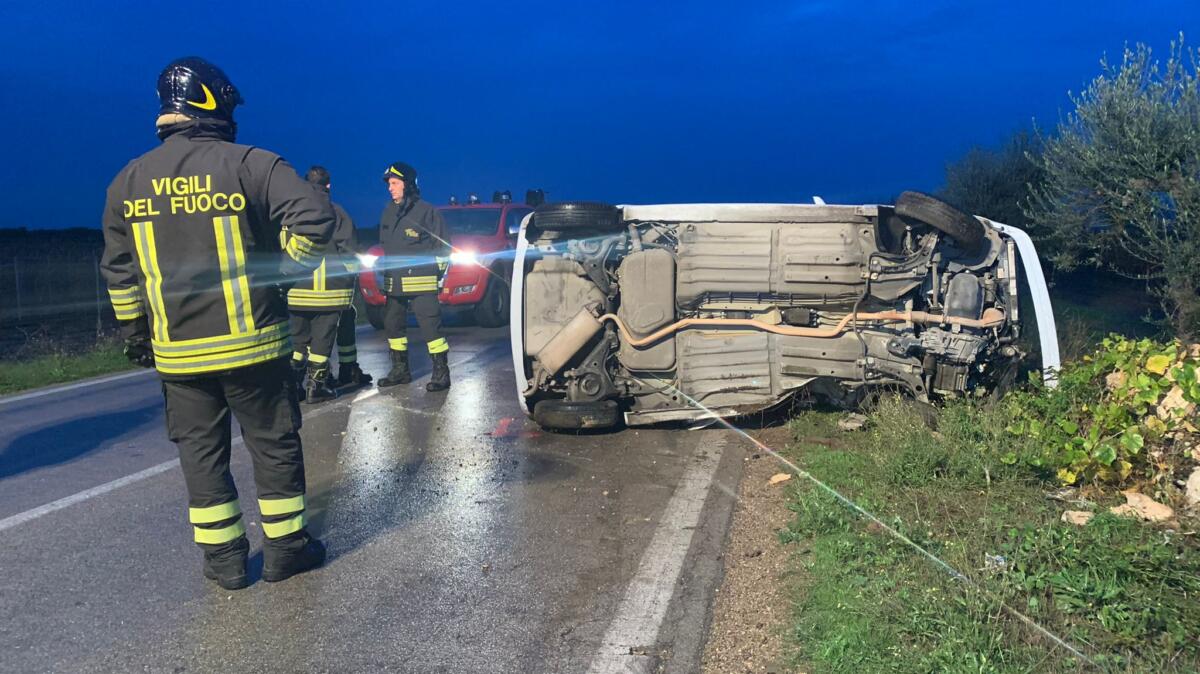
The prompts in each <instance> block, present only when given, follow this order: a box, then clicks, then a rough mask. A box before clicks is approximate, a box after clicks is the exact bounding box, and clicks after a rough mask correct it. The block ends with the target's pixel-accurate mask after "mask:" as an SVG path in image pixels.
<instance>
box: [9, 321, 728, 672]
mask: <svg viewBox="0 0 1200 674" xmlns="http://www.w3.org/2000/svg"><path fill="white" fill-rule="evenodd" d="M507 338H508V332H507V329H498V330H482V329H477V328H462V329H456V330H455V331H453V332H452V334H451V336H450V340H451V349H452V350H451V371H452V376H453V378H454V384H453V386H452V388H451V389H450V391H449V392H447V393H444V394H428V393H426V392H425V391H424V380H425V379H426V378H427V376H428V370H429V363H428V360H427V359H425V358H414V366H415V370H416V374H417V375H418V376H417V379H416V381H414V383H413V384H411V385H407V386H401V387H396V388H394V389H386V390H384V391H382V392H379V391H377V390H376V389H366V390H361V391H358V392H353V393H350V394H348V395H346V396H343V397H342V398H339V399H338V400H336V401H333V402H330V403H326V404H324V405H318V406H311V407H305V409H304V412H305V417H304V430H303V436H304V441H305V454H306V461H307V475H308V484H309V491H308V496H309V515H310V521H311V526H310V530H312V531H313V532H314V533H315V534H317V535H319V536H321V537H322V538H324V539H325V540H326V542H327V543H328V545H329V551H330V558H329V561H328V563H327V564H326V566H325V567H324V568H322V569H320V570H317V571H315V572H312V573H310V574H306V575H303V576H298V577H296V578H293V579H291V580H289V581H287V582H284V583H278V584H270V585H268V584H266V583H263V582H262V581H261V580H258V575H259V571H260V568H261V555H260V554H258V552H257V550H258V548H259V544H260V542H261V528H260V526H259V525H258V515H257V512H255V511H254V507H253V505H252V504H253V503H254V495H253V480H252V478H251V475H250V470H249V468H250V466H249V459H248V457H247V456H246V452H245V450H244V449H243V448H241V447H240V446H238V447H236V448H235V452H234V454H235V478H236V480H237V484H238V485H239V488H240V490H241V492H242V493H241V501H242V503H243V504H244V507H246V508H247V512H246V515H245V518H246V521H247V526H248V529H249V532H250V538H251V548H252V555H253V557H252V559H251V567H252V578H254V579H255V581H256V582H254V584H253V585H252V586H251V587H250V588H249V589H246V590H242V591H240V592H233V593H231V592H225V591H222V590H220V589H219V588H218V587H216V586H215V585H213V584H212V583H211V582H209V581H206V580H204V579H203V578H202V577H201V575H200V572H199V569H200V554H199V552H198V550H197V549H196V548H195V546H194V545H193V544H192V543H191V541H190V536H191V532H190V528H189V526H188V525H187V523H186V496H185V493H184V488H183V480H182V476H181V474H180V472H179V468H178V466H177V465H175V464H174V463H172V461H173V457H174V449H173V447H172V446H171V445H170V443H168V442H167V440H166V434H165V429H164V425H163V420H162V402H161V393H160V387H159V384H158V381H157V378H155V377H154V376H153V375H152V374H149V375H136V374H135V375H129V376H123V377H120V378H118V379H116V380H112V381H105V382H101V383H96V384H91V385H88V386H82V387H77V388H71V389H67V390H62V391H59V392H53V393H48V394H44V395H43V394H39V395H36V396H35V397H27V398H22V397H20V396H16V397H12V398H9V399H0V429H2V433H0V535H2V536H3V537H4V540H5V542H6V545H4V546H0V671H3V672H40V671H61V672H90V671H97V672H107V671H149V672H210V671H256V672H326V671H328V672H335V671H336V672H347V671H351V672H357V671H396V672H587V671H594V672H605V671H656V670H659V669H660V668H661V671H668V672H672V671H674V672H689V671H696V670H698V669H699V664H698V663H699V657H700V650H701V648H702V646H703V639H704V636H705V631H706V626H707V624H708V615H709V611H710V606H711V599H712V594H713V591H714V589H715V587H716V586H717V584H718V582H719V575H720V569H721V561H720V555H721V552H722V548H723V546H724V541H725V537H726V532H727V527H728V524H729V521H730V512H731V505H732V494H733V493H734V492H736V488H737V482H738V479H739V477H740V471H741V469H742V447H741V445H740V444H739V441H738V440H736V439H735V438H733V437H731V434H728V433H725V432H721V431H685V430H679V429H653V430H624V431H621V432H617V433H603V434H588V435H578V434H558V433H547V432H544V431H541V430H540V429H538V428H537V427H536V426H535V425H533V424H532V422H529V421H528V420H526V419H525V417H524V416H523V414H522V413H521V411H520V409H519V407H518V405H517V402H516V395H515V391H514V385H513V377H512V363H511V358H510V352H509V347H508V339H507ZM360 354H361V360H362V363H363V366H364V368H365V369H367V370H368V371H370V372H372V373H374V374H375V375H376V377H377V378H378V377H379V376H380V375H381V374H383V372H384V371H385V370H386V351H385V346H384V343H383V342H382V340H381V339H380V338H379V336H377V335H375V334H373V333H360ZM114 481H115V482H114ZM64 499H65V500H64ZM627 642H628V643H627Z"/></svg>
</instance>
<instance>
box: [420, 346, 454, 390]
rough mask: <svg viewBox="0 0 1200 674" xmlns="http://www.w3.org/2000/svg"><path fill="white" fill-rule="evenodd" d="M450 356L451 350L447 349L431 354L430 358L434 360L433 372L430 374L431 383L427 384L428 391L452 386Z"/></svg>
mask: <svg viewBox="0 0 1200 674" xmlns="http://www.w3.org/2000/svg"><path fill="white" fill-rule="evenodd" d="M449 356H450V354H449V352H446V351H443V352H441V353H431V354H429V360H431V361H433V372H432V373H431V374H430V375H429V383H428V384H426V385H425V390H426V391H429V392H430V393H432V392H434V391H445V390H446V389H448V388H450V358H449Z"/></svg>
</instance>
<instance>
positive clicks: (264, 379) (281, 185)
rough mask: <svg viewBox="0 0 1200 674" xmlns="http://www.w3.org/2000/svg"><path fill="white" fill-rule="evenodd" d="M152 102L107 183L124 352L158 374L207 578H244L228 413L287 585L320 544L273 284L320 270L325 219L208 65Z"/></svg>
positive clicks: (187, 68) (183, 71)
mask: <svg viewBox="0 0 1200 674" xmlns="http://www.w3.org/2000/svg"><path fill="white" fill-rule="evenodd" d="M158 97H159V101H160V103H161V108H160V112H159V117H158V120H157V126H158V136H159V138H160V139H162V141H163V142H162V144H161V145H159V146H158V147H157V148H155V149H153V150H151V151H150V152H148V153H146V154H144V155H142V156H141V157H138V158H137V159H135V160H133V161H132V162H130V163H129V164H128V165H126V167H125V168H124V169H122V171H121V172H120V173H119V174H117V177H116V178H115V179H114V180H113V182H112V184H111V185H110V186H109V188H108V196H107V203H106V205H105V209H104V216H103V226H104V242H105V248H104V261H103V271H104V276H105V279H106V280H107V282H108V291H109V295H110V296H111V298H112V303H113V308H114V310H115V311H116V315H117V318H118V319H120V322H121V332H122V335H123V336H124V338H125V344H126V347H125V352H126V355H127V356H128V357H129V358H130V360H131V361H133V362H134V363H136V364H138V365H142V366H145V367H156V368H157V369H158V372H159V374H160V376H161V378H162V383H163V395H164V397H165V399H166V419H167V432H168V435H169V437H170V438H171V440H172V441H173V442H175V443H176V445H178V447H179V462H180V465H181V467H182V468H183V475H184V480H185V481H186V483H187V490H188V505H189V508H188V517H189V519H190V521H191V523H192V526H193V531H194V535H195V540H196V543H198V544H199V546H200V548H201V549H202V550H203V551H204V575H205V576H206V577H208V578H210V579H212V580H215V581H217V583H219V584H220V585H221V587H223V588H226V589H230V590H233V589H238V588H242V587H245V586H246V585H247V577H246V556H247V551H248V548H249V546H248V544H247V541H246V527H245V524H244V522H243V519H242V509H241V506H240V504H239V502H238V493H237V489H236V488H235V486H234V483H233V476H232V475H231V473H230V471H229V459H230V451H231V445H232V438H231V416H230V415H231V413H232V416H233V417H236V418H237V421H238V424H239V425H240V426H241V429H242V438H243V439H244V440H245V444H246V448H247V449H248V450H249V453H250V456H251V458H252V460H253V463H254V481H255V483H256V485H257V487H258V507H259V511H260V512H261V514H262V528H263V533H264V534H265V536H266V540H265V542H264V544H263V579H264V580H266V581H280V580H284V579H286V578H288V577H290V576H292V575H294V574H296V573H300V572H302V571H306V570H308V569H311V568H314V567H316V566H319V565H320V564H322V563H323V562H324V560H325V547H324V545H322V544H321V542H320V541H318V540H316V539H314V538H312V537H310V536H309V535H308V533H307V531H306V529H305V519H304V510H305V494H304V492H305V485H304V457H303V453H302V451H301V447H300V433H299V429H300V408H299V405H298V404H297V403H298V401H297V393H296V388H295V385H294V383H293V380H292V377H291V376H290V372H289V367H288V357H289V356H290V355H291V353H292V345H291V340H290V338H289V331H288V314H287V306H286V304H285V301H284V299H283V297H282V295H281V293H280V289H279V287H278V285H276V284H278V283H280V282H281V279H286V278H288V277H289V275H295V276H299V275H300V274H311V273H312V269H313V268H314V267H316V266H317V265H318V264H320V261H321V257H322V250H323V249H324V247H325V245H326V243H327V242H328V241H329V238H330V236H331V234H332V232H333V227H334V213H333V211H332V209H331V208H330V205H329V200H328V199H327V198H326V197H325V196H324V195H322V194H320V193H319V192H318V191H317V190H315V189H314V188H313V187H312V186H311V185H309V184H308V183H306V182H304V181H303V180H301V179H300V177H299V176H298V175H296V172H295V171H294V170H293V169H292V167H291V166H289V165H288V164H287V162H285V161H284V160H283V159H281V158H280V157H279V156H278V155H276V154H273V153H271V152H267V151H265V150H260V149H257V148H253V147H249V146H246V145H237V144H235V143H234V142H233V140H234V135H235V131H236V126H235V124H234V121H233V109H234V107H235V106H237V105H238V104H239V103H241V102H242V99H241V96H240V95H239V93H238V90H237V89H236V88H235V87H234V86H233V84H232V83H231V82H230V81H229V79H228V78H227V77H226V76H225V74H224V73H223V72H221V70H220V69H219V68H217V67H216V66H213V65H212V64H210V63H208V62H206V61H204V60H203V59H199V58H195V57H191V58H184V59H179V60H177V61H174V62H172V63H171V64H169V65H168V66H167V67H166V69H165V70H163V72H162V74H161V75H159V78H158ZM281 227H282V228H286V230H287V232H288V237H287V242H286V245H284V246H282V250H281V239H280V229H281Z"/></svg>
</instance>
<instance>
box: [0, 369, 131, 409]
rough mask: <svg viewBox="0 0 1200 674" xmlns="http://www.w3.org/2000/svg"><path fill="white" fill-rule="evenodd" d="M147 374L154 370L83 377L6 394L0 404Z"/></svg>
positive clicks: (0, 399)
mask: <svg viewBox="0 0 1200 674" xmlns="http://www.w3.org/2000/svg"><path fill="white" fill-rule="evenodd" d="M148 374H154V370H145V369H143V370H134V371H133V372H122V373H120V374H113V375H108V376H106V377H98V378H96V379H85V380H83V381H79V382H75V383H74V384H67V385H66V386H53V387H49V388H44V389H38V390H36V391H31V392H29V393H18V394H16V395H11V396H7V397H4V398H0V405H7V404H9V403H15V402H20V401H22V400H31V399H33V398H41V397H42V396H48V395H53V394H55V393H65V392H66V391H74V390H75V389H80V388H86V387H88V386H98V385H100V384H108V383H110V382H114V381H120V380H122V379H132V378H134V377H143V376H145V375H148Z"/></svg>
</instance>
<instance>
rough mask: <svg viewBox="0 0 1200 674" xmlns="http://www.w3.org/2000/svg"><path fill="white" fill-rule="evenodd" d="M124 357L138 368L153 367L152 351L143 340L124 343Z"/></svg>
mask: <svg viewBox="0 0 1200 674" xmlns="http://www.w3.org/2000/svg"><path fill="white" fill-rule="evenodd" d="M125 357H126V358H128V359H129V362H131V363H133V364H134V365H137V366H138V367H154V350H153V349H151V348H150V344H149V343H147V342H146V341H145V340H131V341H127V342H125Z"/></svg>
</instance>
